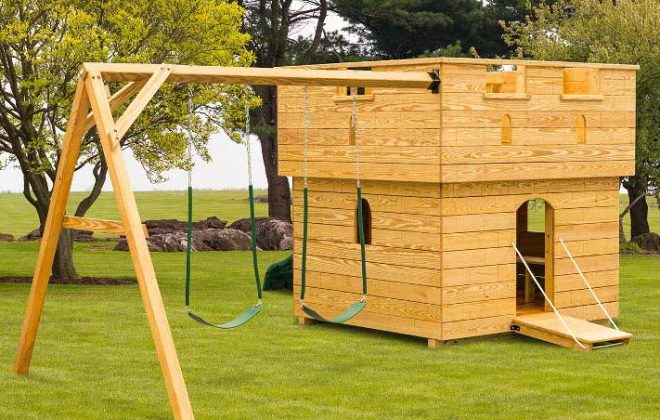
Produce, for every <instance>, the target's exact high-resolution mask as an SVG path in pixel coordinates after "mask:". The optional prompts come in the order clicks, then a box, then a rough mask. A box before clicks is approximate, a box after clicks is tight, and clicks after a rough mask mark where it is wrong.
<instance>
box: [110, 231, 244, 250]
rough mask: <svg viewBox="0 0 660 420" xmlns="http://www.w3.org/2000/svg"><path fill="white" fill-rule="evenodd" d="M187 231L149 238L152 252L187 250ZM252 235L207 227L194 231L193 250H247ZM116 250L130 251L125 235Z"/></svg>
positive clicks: (148, 241)
mask: <svg viewBox="0 0 660 420" xmlns="http://www.w3.org/2000/svg"><path fill="white" fill-rule="evenodd" d="M186 245H187V236H186V233H185V232H174V233H163V234H160V235H152V236H149V238H147V246H148V247H149V251H151V252H183V251H185V250H186ZM251 246H252V243H251V239H250V236H249V235H248V234H246V233H245V232H241V231H240V230H236V229H205V230H194V231H193V243H192V249H193V251H247V250H249V249H251ZM114 250H115V251H128V243H127V241H126V238H125V237H122V238H121V239H120V240H119V243H118V244H117V246H116V247H115V248H114Z"/></svg>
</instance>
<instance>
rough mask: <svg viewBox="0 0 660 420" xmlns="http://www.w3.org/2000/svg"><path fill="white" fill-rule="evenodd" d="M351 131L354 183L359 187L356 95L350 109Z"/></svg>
mask: <svg viewBox="0 0 660 420" xmlns="http://www.w3.org/2000/svg"><path fill="white" fill-rule="evenodd" d="M351 125H352V127H351V130H353V138H354V139H355V183H356V185H357V186H358V187H359V186H360V139H359V136H358V114H357V94H356V95H353V106H352V109H351Z"/></svg>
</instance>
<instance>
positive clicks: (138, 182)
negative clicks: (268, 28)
mask: <svg viewBox="0 0 660 420" xmlns="http://www.w3.org/2000/svg"><path fill="white" fill-rule="evenodd" d="M344 26H346V24H345V23H344V21H343V20H342V18H340V17H339V16H336V15H333V14H330V15H329V16H328V18H327V19H326V24H325V28H326V30H328V31H332V30H338V29H342V28H343V27H344ZM313 30H314V28H313V27H303V28H300V29H298V30H297V31H296V32H294V33H292V36H293V37H297V36H298V35H307V34H310V33H311V32H312V31H313ZM252 139H253V141H252V170H253V174H254V175H253V176H254V185H255V187H257V188H263V187H266V186H267V183H266V174H265V171H264V164H263V160H262V158H261V146H260V144H259V141H258V139H257V138H256V137H254V136H253V137H252ZM209 151H210V153H211V156H212V157H213V162H211V163H208V164H207V163H204V162H202V161H201V160H199V159H198V160H197V161H196V164H195V169H194V172H193V184H194V186H195V188H198V189H236V188H247V182H248V177H247V163H246V151H245V146H244V145H240V144H236V143H234V142H232V141H230V140H229V139H228V138H227V136H225V135H224V133H223V134H217V135H215V136H213V137H212V138H211V140H210V142H209ZM124 156H125V158H126V162H127V166H128V173H129V176H130V179H131V183H132V187H133V190H135V191H151V190H182V189H185V188H186V186H187V179H188V178H187V174H186V173H185V172H183V171H170V172H168V173H166V176H167V177H168V178H169V179H168V181H165V182H160V183H157V184H152V183H151V182H150V181H149V180H148V179H147V176H146V174H145V172H144V169H143V168H142V166H141V165H140V164H139V163H138V162H137V161H136V160H135V159H134V158H133V156H132V155H131V154H130V152H129V151H126V152H124ZM93 184H94V178H93V177H92V175H91V168H89V169H88V168H85V169H81V170H80V171H78V172H76V175H75V176H74V179H73V186H72V189H73V191H89V190H90V189H91V188H92V186H93ZM111 189H112V186H111V184H110V177H108V181H107V182H106V185H105V187H104V190H106V191H110V190H111ZM22 190H23V176H22V175H21V172H20V171H19V170H18V169H15V168H11V167H10V168H7V169H4V170H0V193H2V192H21V191H22Z"/></svg>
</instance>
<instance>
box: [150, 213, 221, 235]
mask: <svg viewBox="0 0 660 420" xmlns="http://www.w3.org/2000/svg"><path fill="white" fill-rule="evenodd" d="M144 224H145V225H146V226H147V231H148V232H149V235H162V234H164V233H177V232H185V231H186V230H187V229H188V222H184V221H182V220H177V219H163V220H146V221H145V222H144ZM225 226H227V222H226V221H225V220H220V219H218V218H217V217H216V216H211V217H208V218H206V219H204V220H200V221H199V222H194V223H193V229H224V228H225Z"/></svg>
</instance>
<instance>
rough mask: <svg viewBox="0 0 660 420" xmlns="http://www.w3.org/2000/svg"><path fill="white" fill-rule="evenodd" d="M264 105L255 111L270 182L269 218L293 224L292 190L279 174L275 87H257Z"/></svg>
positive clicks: (285, 179)
mask: <svg viewBox="0 0 660 420" xmlns="http://www.w3.org/2000/svg"><path fill="white" fill-rule="evenodd" d="M255 91H256V92H257V94H258V95H259V96H260V97H261V100H262V101H263V105H262V106H261V107H260V108H259V109H257V110H255V111H256V112H257V113H258V114H259V116H258V121H259V127H258V128H257V131H258V135H259V139H260V140H261V155H262V157H263V161H264V168H265V170H266V179H267V180H268V216H270V217H274V218H276V219H280V220H284V221H287V222H291V189H290V187H289V180H288V179H287V178H286V177H284V176H279V175H278V174H277V127H276V124H275V115H277V111H276V107H277V96H276V95H277V93H276V90H275V88H273V87H270V86H268V87H257V88H255Z"/></svg>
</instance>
